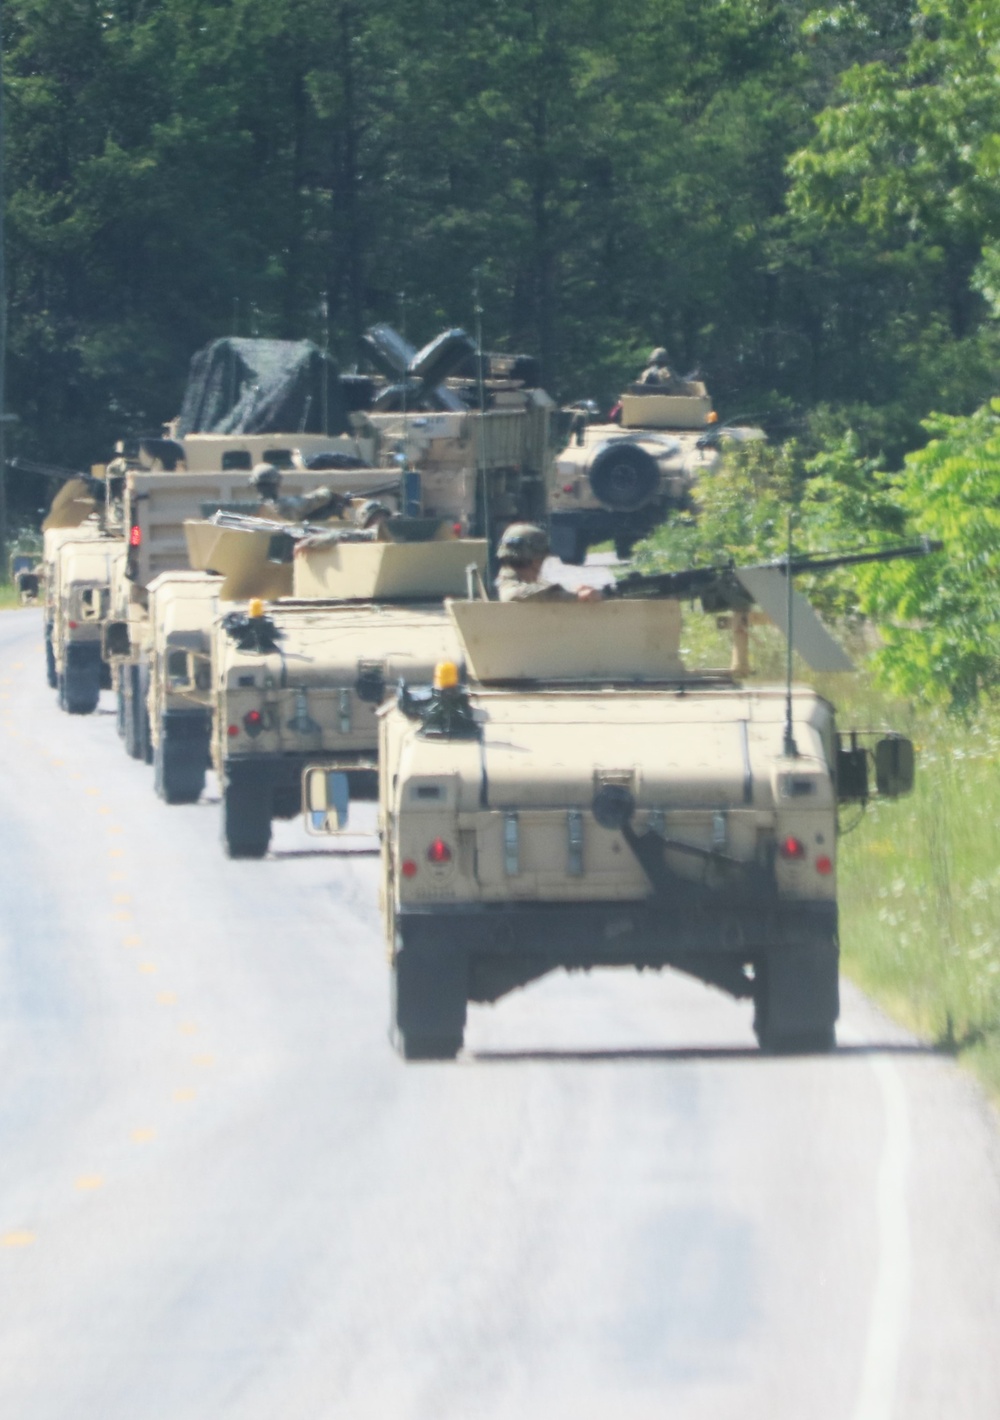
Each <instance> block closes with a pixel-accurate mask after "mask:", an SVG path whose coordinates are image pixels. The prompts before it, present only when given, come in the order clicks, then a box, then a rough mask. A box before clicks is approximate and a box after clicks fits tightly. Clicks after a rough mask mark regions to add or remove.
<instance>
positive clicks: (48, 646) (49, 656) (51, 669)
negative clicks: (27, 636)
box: [45, 626, 59, 690]
mask: <svg viewBox="0 0 1000 1420" xmlns="http://www.w3.org/2000/svg"><path fill="white" fill-rule="evenodd" d="M45 679H46V680H47V681H48V683H49V688H50V689H51V690H55V689H57V687H58V685H59V676H58V674H57V672H56V653H55V651H54V649H53V647H52V627H51V626H46V628H45Z"/></svg>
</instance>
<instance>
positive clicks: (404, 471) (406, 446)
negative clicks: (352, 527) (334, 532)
mask: <svg viewBox="0 0 1000 1420" xmlns="http://www.w3.org/2000/svg"><path fill="white" fill-rule="evenodd" d="M399 333H400V335H401V336H402V337H403V339H404V341H405V339H406V292H405V291H400V292H399ZM409 391H410V372H409V370H404V371H403V386H402V393H403V409H402V415H403V462H402V465H401V467H400V470H399V475H400V486H401V488H402V492H403V499H402V502H403V507H402V509H401V511H402V512H404V513H409V512H410V511H411V509H410V458H409V453H410V424H409V420H408V419H407V417H406V416H407V408H406V404H407V395H408V394H409ZM418 511H419V510H418Z"/></svg>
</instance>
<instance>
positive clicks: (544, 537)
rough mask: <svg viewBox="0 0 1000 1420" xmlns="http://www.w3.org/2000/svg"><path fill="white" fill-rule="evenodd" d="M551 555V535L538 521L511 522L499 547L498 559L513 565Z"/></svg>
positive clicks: (522, 564)
mask: <svg viewBox="0 0 1000 1420" xmlns="http://www.w3.org/2000/svg"><path fill="white" fill-rule="evenodd" d="M548 555H549V535H548V533H547V532H546V531H545V529H544V528H540V527H539V526H538V524H537V523H511V525H510V527H508V528H506V529H505V530H504V534H503V536H502V537H501V539H500V542H499V545H498V547H497V561H498V562H506V563H508V564H510V565H511V566H514V567H518V566H524V565H525V564H526V563H528V562H538V561H540V560H541V559H543V558H545V557H548Z"/></svg>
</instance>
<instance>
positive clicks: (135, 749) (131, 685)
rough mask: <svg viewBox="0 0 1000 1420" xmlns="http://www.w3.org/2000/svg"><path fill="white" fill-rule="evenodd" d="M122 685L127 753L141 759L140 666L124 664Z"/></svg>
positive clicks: (130, 756)
mask: <svg viewBox="0 0 1000 1420" xmlns="http://www.w3.org/2000/svg"><path fill="white" fill-rule="evenodd" d="M121 686H122V694H123V695H124V698H125V736H124V738H125V753H126V754H127V755H128V756H129V758H130V759H141V758H142V748H141V725H140V722H139V667H138V666H122V671H121Z"/></svg>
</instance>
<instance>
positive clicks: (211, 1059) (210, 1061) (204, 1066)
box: [192, 1055, 215, 1070]
mask: <svg viewBox="0 0 1000 1420" xmlns="http://www.w3.org/2000/svg"><path fill="white" fill-rule="evenodd" d="M192 1063H193V1064H194V1065H197V1066H198V1068H199V1069H200V1070H210V1069H211V1068H212V1066H213V1065H214V1064H215V1056H214V1055H196V1056H195V1057H194V1060H193V1062H192Z"/></svg>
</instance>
